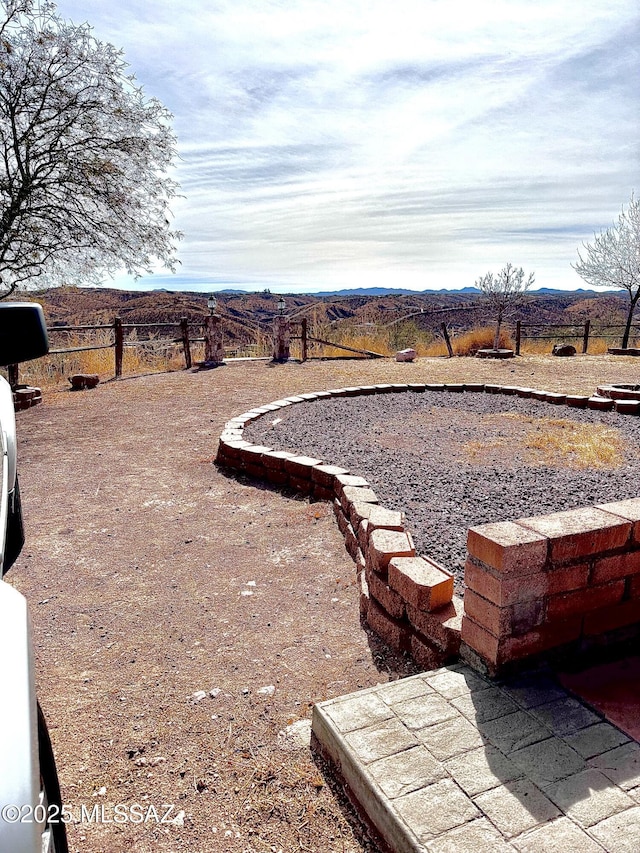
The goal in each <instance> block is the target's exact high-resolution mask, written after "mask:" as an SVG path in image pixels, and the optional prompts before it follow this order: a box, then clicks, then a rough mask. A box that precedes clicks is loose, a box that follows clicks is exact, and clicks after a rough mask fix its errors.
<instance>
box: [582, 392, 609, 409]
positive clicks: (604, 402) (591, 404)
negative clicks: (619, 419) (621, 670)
mask: <svg viewBox="0 0 640 853" xmlns="http://www.w3.org/2000/svg"><path fill="white" fill-rule="evenodd" d="M587 408H588V409H596V410H597V411H599V412H610V411H611V409H613V400H610V399H609V398H608V397H599V396H598V395H597V394H594V395H593V396H592V397H589V399H588V400H587Z"/></svg>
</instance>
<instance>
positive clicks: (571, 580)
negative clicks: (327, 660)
mask: <svg viewBox="0 0 640 853" xmlns="http://www.w3.org/2000/svg"><path fill="white" fill-rule="evenodd" d="M609 387H610V386H607V387H606V388H605V386H603V387H602V388H601V389H598V391H599V393H597V394H595V395H592V396H588V395H587V396H585V395H574V394H559V393H556V392H552V391H540V390H537V389H534V388H523V387H519V386H504V385H492V384H487V383H485V384H482V383H409V384H380V385H364V386H355V387H348V388H334V389H331V390H329V391H316V392H310V393H305V394H298V395H295V396H291V397H286V398H283V399H281V400H275V401H274V402H272V403H268V404H267V405H264V406H259V407H256V408H254V409H251V410H249V411H248V412H245V413H244V414H241V415H238V416H237V417H234V418H232V419H231V420H230V421H228V422H227V423H226V424H225V426H224V430H223V432H222V434H221V436H220V439H219V445H218V452H217V456H216V464H217V465H220V466H222V467H225V468H230V469H232V470H235V471H239V472H242V473H245V474H247V475H248V476H250V477H253V478H256V479H259V480H263V481H267V482H269V483H272V484H273V485H275V486H277V487H280V488H282V489H292V490H294V491H295V492H296V493H298V494H301V495H304V496H308V497H310V498H312V499H316V500H328V501H331V502H332V504H333V508H334V512H335V515H336V519H337V522H338V526H339V529H340V531H341V532H342V534H343V536H344V539H345V546H346V548H347V551H348V552H349V554H350V555H351V557H352V558H353V560H354V562H355V564H356V569H357V582H358V588H359V595H360V612H361V616H362V618H363V619H364V620H365V621H366V622H367V624H368V625H369V627H370V628H371V629H372V630H373V631H374V632H375V633H376V634H378V635H379V636H380V637H381V638H382V639H383V640H384V641H385V642H386V643H388V645H390V646H391V647H392V648H394V649H396V650H398V651H402V652H408V653H410V654H411V656H412V657H413V659H414V660H415V661H416V663H417V664H418V665H419V666H421V667H423V668H424V669H434V668H436V667H439V666H442V665H443V664H444V663H446V662H450V661H452V660H455V659H456V658H458V657H459V656H460V655H461V656H462V657H464V658H465V659H466V660H467V661H468V662H470V663H471V664H473V665H474V666H476V667H477V668H479V669H482V670H483V671H485V672H487V673H488V674H490V675H498V674H500V673H501V672H502V671H503V670H504V669H505V668H508V667H509V666H511V665H512V664H513V663H514V662H518V661H524V660H528V659H530V658H531V657H537V656H539V655H540V654H545V653H549V652H550V651H551V650H558V649H561V650H563V651H564V652H566V653H570V654H574V653H579V652H580V651H582V650H584V648H585V647H590V646H592V645H593V643H594V642H598V643H608V642H611V641H613V640H619V639H622V638H624V637H623V636H622V634H625V636H626V634H628V633H629V632H630V631H632V630H633V629H634V628H637V627H638V626H640V498H633V499H630V500H627V501H617V502H613V503H611V504H601V505H599V506H597V507H585V508H580V509H575V510H568V511H565V512H558V513H553V514H551V515H546V516H544V515H542V516H533V517H531V518H525V519H519V520H517V521H515V522H497V523H494V524H484V525H479V526H477V527H472V528H470V530H469V533H468V540H467V549H468V557H467V562H466V566H465V586H466V591H465V597H464V604H463V600H462V599H461V598H460V597H459V596H457V595H454V591H453V575H452V574H451V573H450V572H449V571H448V570H447V569H446V568H444V567H442V566H440V565H439V564H438V563H437V562H435V561H434V560H432V559H431V558H429V557H428V556H424V555H420V556H418V555H416V551H415V547H414V544H413V539H412V537H411V533H410V531H409V530H408V529H407V528H406V525H405V519H404V514H403V513H401V512H399V511H396V510H391V509H388V508H385V507H382V506H380V504H379V502H378V498H377V496H376V494H375V492H374V491H373V489H372V488H371V486H370V484H369V483H368V481H367V480H366V479H364V478H363V477H360V476H358V475H354V474H351V472H350V471H348V470H346V469H345V468H341V467H339V466H336V465H333V464H331V463H327V462H324V461H323V460H321V459H315V458H312V457H308V456H304V455H299V454H296V453H293V452H289V451H277V450H273V449H272V448H270V447H265V446H263V445H256V444H253V443H251V442H249V441H246V440H245V439H244V438H243V434H244V427H245V425H246V424H247V423H250V422H251V421H254V420H256V419H258V418H261V417H264V416H266V415H269V414H271V413H273V412H277V411H278V410H280V409H282V408H285V407H288V406H292V405H295V404H296V403H302V402H314V401H318V402H320V401H322V400H325V399H328V398H332V397H355V396H360V395H364V394H388V393H399V392H414V393H419V392H424V391H450V392H457V393H465V392H467V393H473V392H475V393H478V392H479V393H488V394H503V395H511V396H518V397H523V398H528V399H535V400H538V401H542V402H547V403H549V404H552V405H566V406H571V407H578V408H588V409H594V410H598V411H611V410H614V411H616V412H619V413H620V414H626V415H637V414H640V399H636V398H632V399H629V398H628V397H627V396H624V398H622V399H613V398H612V397H610V396H605V394H606V392H607V391H608V390H609ZM600 392H603V393H600ZM621 632H622V634H621Z"/></svg>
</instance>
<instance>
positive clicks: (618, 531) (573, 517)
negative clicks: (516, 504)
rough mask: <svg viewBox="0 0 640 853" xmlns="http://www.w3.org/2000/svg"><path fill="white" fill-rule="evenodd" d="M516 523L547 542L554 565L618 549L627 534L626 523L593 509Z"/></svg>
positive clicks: (628, 527)
mask: <svg viewBox="0 0 640 853" xmlns="http://www.w3.org/2000/svg"><path fill="white" fill-rule="evenodd" d="M518 524H521V525H523V526H524V527H528V528H530V529H531V530H534V531H535V532H536V533H539V534H541V535H542V536H546V537H547V538H548V539H549V544H550V549H551V550H550V556H551V560H552V562H554V563H563V562H568V561H569V560H578V559H580V558H581V557H585V556H588V555H589V556H591V555H593V554H597V553H601V552H603V551H610V550H613V549H614V548H621V547H622V546H623V545H625V544H626V543H627V541H628V539H629V536H630V533H631V523H630V522H628V521H625V520H622V519H621V518H619V517H617V516H613V515H611V514H610V513H608V512H604V511H603V510H601V509H596V507H582V508H580V509H569V510H565V511H564V512H554V513H551V514H550V515H538V516H533V517H531V518H521V519H518Z"/></svg>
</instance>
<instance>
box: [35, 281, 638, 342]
mask: <svg viewBox="0 0 640 853" xmlns="http://www.w3.org/2000/svg"><path fill="white" fill-rule="evenodd" d="M207 296H208V294H206V293H194V292H188V291H185V292H182V291H165V290H155V291H144V292H138V291H126V290H116V289H114V288H88V287H87V288H81V287H61V288H55V289H50V290H46V291H38V292H34V293H32V294H30V295H29V298H33V299H35V300H37V301H38V302H40V303H41V304H42V306H43V309H44V312H45V316H46V318H47V323H48V324H49V326H59V325H65V324H69V325H76V324H86V323H111V322H112V321H113V319H114V317H116V316H118V317H121V318H122V320H123V321H124V322H125V323H136V324H144V323H158V322H178V321H179V320H180V319H181V318H182V317H187V318H188V319H189V320H190V321H192V322H197V321H199V320H202V318H203V317H204V316H206V314H207ZM20 298H24V296H21V297H20ZM216 298H217V300H218V308H217V311H218V314H220V316H221V317H223V318H224V320H225V335H226V338H227V340H228V342H229V344H231V345H234V344H235V343H240V342H244V341H247V340H249V339H250V338H251V337H254V336H255V334H256V333H257V332H258V331H262V332H265V333H268V332H269V331H270V327H271V323H272V320H273V318H274V317H275V316H276V315H277V313H278V308H277V303H278V299H279V295H278V294H275V293H270V292H269V291H263V292H258V293H240V292H229V293H224V292H220V293H216ZM285 301H286V309H285V310H286V314H287V315H289V316H290V317H291V318H292V319H294V320H301V319H302V318H303V317H306V318H307V319H308V321H309V325H310V327H313V328H314V329H315V330H316V332H318V331H321V332H323V333H324V334H326V333H327V332H329V331H331V330H335V329H339V328H342V327H345V326H349V327H353V328H358V329H366V328H367V327H369V328H370V327H372V326H386V325H389V326H390V325H394V324H397V325H401V324H402V323H403V322H405V323H406V322H410V323H411V325H412V328H415V329H417V330H421V331H424V332H432V333H435V332H436V331H437V330H439V328H440V326H441V324H442V322H443V321H444V322H446V323H447V326H448V327H450V328H452V329H453V330H455V331H464V330H468V329H471V328H474V327H478V326H483V325H490V324H491V323H492V322H493V317H492V315H491V313H490V312H489V311H488V310H487V308H486V306H485V305H484V302H483V300H482V297H481V296H480V295H479V294H478V293H476V292H472V291H466V292H460V291H442V292H429V293H410V294H409V293H402V292H398V293H386V294H382V295H378V296H376V295H374V296H372V295H369V294H357V293H356V294H353V293H352V294H347V295H344V296H335V295H331V296H319V295H311V294H286V295H285ZM626 307H627V299H626V294H624V293H621V294H620V295H617V294H612V293H603V294H593V293H585V292H584V291H582V292H580V291H578V292H572V291H569V292H563V291H556V292H554V293H549V292H533V293H531V294H529V295H528V296H527V297H526V299H525V301H524V302H523V303H522V304H521V305H520V306H518V308H517V310H516V312H514V315H513V317H512V318H511V319H512V320H515V319H520V320H522V322H523V323H545V324H546V323H562V324H573V323H575V324H581V323H584V321H585V320H586V319H591V321H592V323H622V322H623V321H624V319H625V316H626ZM403 318H404V319H403Z"/></svg>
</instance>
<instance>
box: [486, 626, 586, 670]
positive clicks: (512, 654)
mask: <svg viewBox="0 0 640 853" xmlns="http://www.w3.org/2000/svg"><path fill="white" fill-rule="evenodd" d="M581 633H582V617H581V616H579V615H578V616H572V617H570V618H567V619H564V620H563V621H562V622H556V623H548V622H547V623H545V624H544V625H541V626H540V627H539V628H537V629H535V630H533V631H528V632H527V633H526V634H522V635H521V636H518V637H509V638H508V639H507V640H505V641H504V643H503V646H502V649H501V656H502V659H501V663H504V662H506V661H509V660H521V659H522V658H525V657H530V656H532V655H538V654H541V653H542V652H547V651H549V649H554V648H557V647H558V646H565V645H567V644H569V643H572V642H574V641H575V640H577V639H578V638H579V637H580V635H581Z"/></svg>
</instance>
